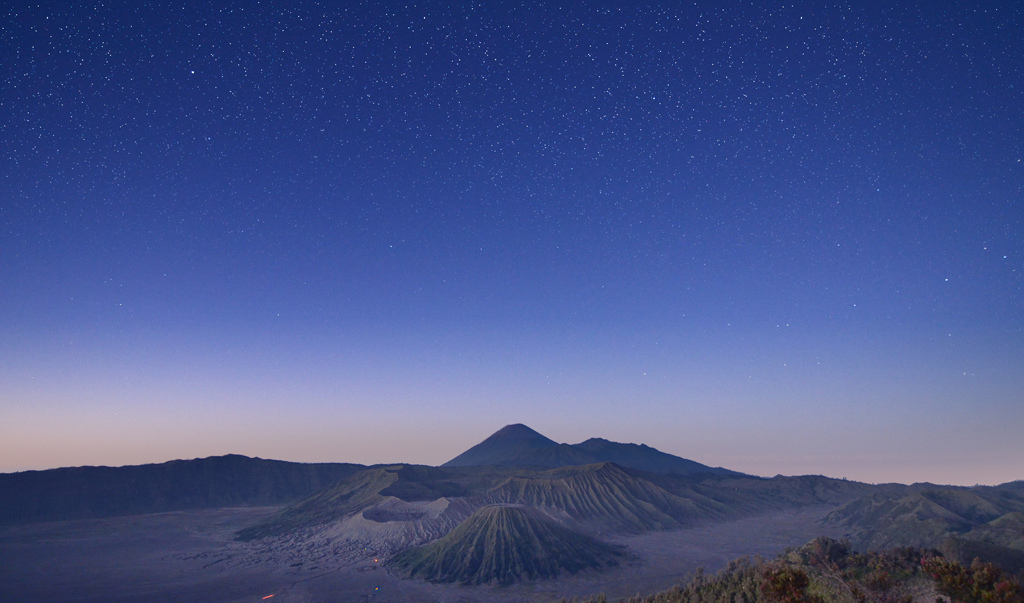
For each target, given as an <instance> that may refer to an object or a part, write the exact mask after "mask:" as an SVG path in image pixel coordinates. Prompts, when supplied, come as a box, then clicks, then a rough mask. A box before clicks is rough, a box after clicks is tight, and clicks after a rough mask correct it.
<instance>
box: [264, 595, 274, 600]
mask: <svg viewBox="0 0 1024 603" xmlns="http://www.w3.org/2000/svg"><path fill="white" fill-rule="evenodd" d="M273 596H274V595H267V596H266V597H263V598H264V599H269V598H270V597H273Z"/></svg>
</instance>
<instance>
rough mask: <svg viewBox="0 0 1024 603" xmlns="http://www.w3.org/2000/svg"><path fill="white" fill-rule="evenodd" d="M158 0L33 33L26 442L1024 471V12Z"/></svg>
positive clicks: (25, 37) (22, 296)
mask: <svg viewBox="0 0 1024 603" xmlns="http://www.w3.org/2000/svg"><path fill="white" fill-rule="evenodd" d="M137 4H138V3H80V4H79V5H77V6H73V7H68V6H62V5H43V6H39V5H35V4H31V5H30V4H24V3H21V2H17V3H15V4H14V5H13V6H11V7H9V8H7V9H5V14H4V17H3V19H2V23H0V36H2V37H0V56H3V57H4V59H3V60H2V61H0V75H2V88H0V398H2V399H3V403H2V405H0V442H2V443H0V453H2V454H0V458H3V459H4V461H3V462H2V463H0V471H10V470H17V469H26V468H43V467H49V466H55V465H76V464H88V463H92V464H95V463H106V464H123V463H134V462H145V461H160V460H166V459H169V458H178V457H185V458H189V457H194V456H203V455H206V454H221V453H226V452H239V453H243V454H252V455H260V456H265V457H276V458H286V459H293V460H338V461H358V462H382V461H397V460H402V461H412V462H424V463H440V462H443V461H445V460H447V459H448V458H450V457H452V456H454V455H455V454H457V453H458V452H461V450H462V449H464V448H466V447H468V446H469V445H472V444H473V443H476V442H477V441H479V440H481V439H482V438H483V437H485V436H486V435H487V434H488V433H490V432H491V431H493V430H496V429H497V428H499V427H501V426H502V425H504V424H506V423H510V422H526V423H528V424H530V425H531V426H532V427H534V428H535V429H538V430H539V431H541V432H543V433H545V434H547V435H549V436H551V437H553V438H555V439H557V440H560V441H573V442H575V441H579V440H582V439H585V438H586V437H589V436H604V437H609V438H611V439H618V440H624V441H644V442H646V443H649V444H651V445H655V446H657V447H659V448H661V449H664V450H666V451H669V452H673V453H676V454H680V455H683V456H686V457H688V458H694V459H695V460H699V461H701V462H706V463H710V464H715V465H725V466H729V467H731V468H734V469H739V470H747V471H752V472H756V473H763V474H774V473H779V472H782V473H803V472H813V473H828V474H832V475H840V474H842V475H848V476H849V477H851V478H853V477H856V478H859V479H865V480H871V481H879V480H883V479H898V480H900V481H914V480H918V479H930V480H933V481H947V482H950V481H952V482H958V483H974V482H995V481H1006V480H1009V479H1013V478H1021V477H1024V475H1021V474H1020V469H1019V468H1020V467H1022V466H1024V444H1022V439H1021V438H1020V437H1019V434H1020V433H1021V432H1022V431H1024V418H1022V417H1024V412H1022V410H1024V368H1022V367H1024V290H1022V286H1024V234H1022V233H1024V207H1022V201H1024V110H1022V109H1024V67H1022V66H1024V35H1022V32H1024V11H1022V9H1021V6H1020V5H1019V4H1017V3H986V4H985V5H983V6H980V5H978V4H977V3H967V2H964V3H909V2H896V3H893V2H886V3H861V2H858V3H849V4H844V3H840V4H834V3H828V4H826V3H797V4H789V3H787V4H782V3H764V2H754V3H748V2H726V3H722V2H707V3H703V2H698V3H687V4H680V3H668V2H664V3H653V2H651V3H640V4H639V5H634V4H633V3H614V2H599V3H512V2H508V3H496V2H488V3H483V4H473V3H465V4H462V5H459V6H457V7H454V8H453V7H451V6H449V5H448V3H434V2H420V3H386V2H372V3H354V2H353V3H344V4H343V6H338V5H335V4H332V3H322V4H319V3H312V2H260V3H255V2H242V3H227V2H214V3H211V4H198V5H195V6H192V5H188V6H182V5H180V4H169V3H157V2H153V3H145V4H146V5H145V6H137Z"/></svg>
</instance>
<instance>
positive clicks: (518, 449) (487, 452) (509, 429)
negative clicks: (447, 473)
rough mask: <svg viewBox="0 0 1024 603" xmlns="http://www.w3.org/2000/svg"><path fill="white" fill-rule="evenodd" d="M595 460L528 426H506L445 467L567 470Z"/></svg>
mask: <svg viewBox="0 0 1024 603" xmlns="http://www.w3.org/2000/svg"><path fill="white" fill-rule="evenodd" d="M592 462H593V459H592V458H591V457H590V456H588V455H587V454H584V453H582V452H579V451H577V450H575V449H574V448H573V447H572V446H569V445H568V444H559V443H558V442H555V441H554V440H551V439H549V438H546V437H544V436H542V435H541V434H539V433H537V432H536V431H534V430H532V429H530V428H529V427H527V426H526V425H522V424H519V423H517V424H514V425H506V426H505V427H502V428H501V429H499V430H498V431H496V432H494V433H493V434H492V435H491V436H490V437H489V438H487V439H486V440H484V441H483V442H480V443H479V444H477V445H476V446H473V447H472V448H470V449H469V450H467V451H465V452H463V453H462V454H460V455H459V456H457V457H455V458H453V459H452V460H450V461H448V462H447V463H445V464H444V466H445V467H473V466H482V465H496V466H502V467H515V466H531V465H533V466H544V467H564V466H569V465H586V464H588V463H592Z"/></svg>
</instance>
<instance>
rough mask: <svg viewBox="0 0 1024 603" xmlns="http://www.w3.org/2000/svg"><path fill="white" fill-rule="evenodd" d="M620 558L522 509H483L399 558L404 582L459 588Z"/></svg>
mask: <svg viewBox="0 0 1024 603" xmlns="http://www.w3.org/2000/svg"><path fill="white" fill-rule="evenodd" d="M623 556H624V553H623V552H622V551H621V550H619V549H617V548H615V547H612V546H610V545H607V544H603V543H600V542H598V541H596V540H593V539H591V538H589V537H587V536H584V535H582V534H578V533H576V532H573V531H571V530H569V529H567V528H564V527H562V526H560V525H558V524H556V523H555V522H554V521H552V520H550V519H548V518H546V517H544V516H542V515H540V514H538V513H536V512H531V511H530V510H528V509H524V508H520V507H508V506H487V507H483V508H481V509H479V510H478V511H477V512H476V513H474V514H473V515H472V516H470V517H469V518H468V519H467V520H466V521H464V522H462V523H461V524H459V526H458V527H456V528H455V529H454V530H452V531H451V532H449V533H448V534H447V535H446V536H444V537H443V538H441V539H439V540H436V541H434V542H432V543H430V544H428V545H425V546H423V547H420V548H416V549H410V550H408V551H404V552H402V553H399V554H398V555H396V556H395V557H394V558H392V560H391V567H392V568H394V569H395V571H396V572H397V573H399V574H401V575H403V576H405V577H413V578H421V579H424V580H428V581H430V582H457V583H459V584H487V583H498V584H509V583H511V582H514V581H516V580H522V579H526V580H534V579H538V578H552V577H555V576H557V575H558V574H559V573H560V572H567V573H576V572H578V571H580V570H583V569H587V568H600V567H605V566H614V565H617V564H618V563H619V561H620V560H621V558H622V557H623Z"/></svg>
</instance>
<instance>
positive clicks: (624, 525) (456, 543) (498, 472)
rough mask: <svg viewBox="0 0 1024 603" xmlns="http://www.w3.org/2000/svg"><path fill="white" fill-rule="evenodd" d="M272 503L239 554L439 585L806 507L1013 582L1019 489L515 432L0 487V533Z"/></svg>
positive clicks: (836, 528)
mask: <svg viewBox="0 0 1024 603" xmlns="http://www.w3.org/2000/svg"><path fill="white" fill-rule="evenodd" d="M286 503H291V504H290V505H289V506H287V507H285V508H283V509H282V510H281V511H280V512H278V513H277V514H275V515H273V516H271V517H269V518H267V519H265V520H263V521H261V522H259V523H257V524H255V525H252V526H250V527H248V528H246V529H244V530H242V531H241V532H239V533H238V538H239V540H241V541H254V540H260V541H261V542H264V543H275V542H278V543H280V546H282V547H296V546H299V547H303V546H307V547H310V548H319V549H324V548H328V549H332V550H333V547H334V545H335V544H336V543H337V542H338V541H339V540H341V541H350V545H351V546H356V544H352V543H358V547H359V549H360V550H362V547H374V549H375V550H378V551H380V552H381V556H382V557H385V558H386V559H387V558H390V561H389V563H390V564H391V565H390V567H392V569H393V571H395V572H396V573H398V574H400V575H403V576H408V577H415V578H423V579H427V580H432V581H442V582H459V583H465V584H480V583H491V582H493V583H507V582H509V581H514V580H528V579H538V578H543V577H549V576H554V575H558V574H559V573H560V572H566V573H572V572H576V571H580V570H583V569H593V570H599V569H600V568H602V567H607V566H610V565H614V564H615V563H618V562H619V561H620V560H622V559H624V557H622V556H621V554H620V553H621V551H619V550H618V549H616V548H615V547H612V546H610V545H608V544H607V542H606V540H605V539H606V537H608V536H610V535H615V534H638V533H644V532H649V531H652V530H672V529H678V528H681V527H688V526H698V525H706V524H709V523H713V522H720V521H725V520H729V519H736V518H741V517H754V516H758V515H761V514H764V513H767V512H769V511H773V510H782V509H796V508H801V507H808V506H814V507H817V508H826V509H831V512H830V513H829V514H828V515H827V516H826V517H825V519H824V521H823V523H822V526H821V527H822V529H823V530H825V529H827V530H829V531H830V532H832V533H845V534H847V536H848V537H849V538H850V539H851V541H852V542H853V544H854V545H855V546H857V547H860V548H862V549H866V548H878V547H889V546H906V545H910V546H924V547H938V546H942V547H945V548H944V550H947V551H949V552H950V554H952V555H954V556H958V557H967V559H966V560H967V561H968V562H969V561H970V559H971V558H973V556H980V557H982V558H983V559H991V560H994V561H997V562H1000V563H1002V564H1004V566H1005V567H1007V569H1009V570H1010V571H1015V572H1016V571H1024V482H1012V483H1009V484H1003V485H1001V486H995V487H982V486H976V487H973V488H960V487H952V486H935V485H932V484H914V485H909V486H907V485H902V484H882V485H870V484H864V483H860V482H854V481H847V480H840V479H833V478H828V477H823V476H797V477H782V476H777V477H774V478H771V479H766V478H760V477H754V476H749V475H744V474H741V473H738V472H735V471H730V470H728V469H723V468H718V467H709V466H706V465H702V464H700V463H697V462H695V461H691V460H687V459H683V458H680V457H676V456H673V455H670V454H666V453H663V452H660V451H658V450H655V449H654V448H650V447H648V446H644V445H642V444H639V445H638V444H620V443H616V442H610V441H608V440H603V439H600V438H593V439H590V440H587V441H585V442H582V443H580V444H574V445H568V444H559V443H557V442H554V441H553V440H551V439H549V438H546V437H545V436H543V435H541V434H539V433H537V432H536V431H534V430H532V429H530V428H529V427H526V426H525V425H518V424H517V425H509V426H506V427H504V428H502V429H501V430H499V431H498V432H496V433H495V434H493V435H491V436H490V437H488V438H487V439H485V440H484V441H483V442H481V443H480V444H477V445H476V446H473V447H472V448H470V449H469V450H467V451H466V452H464V453H462V454H460V455H459V456H457V457H455V458H454V459H452V460H451V461H449V462H447V463H445V464H444V465H442V466H440V467H428V466H420V465H401V464H400V465H380V466H373V467H367V466H364V465H352V464H340V463H339V464H336V463H325V464H302V463H287V462H283V461H268V460H263V459H252V458H247V457H243V456H237V455H229V456H226V457H211V458H207V459H197V460H192V461H172V462H169V463H163V464H159V465H142V466H135V467H118V468H110V467H79V468H66V469H54V470H49V471H27V472H23V473H13V474H0V525H3V524H17V523H26V522H34V521H52V520H63V519H79V518H90V517H110V516H114V515H127V514H141V513H153V512H159V511H172V510H183V509H197V508H211V507H223V506H238V505H282V504H286ZM822 513H823V514H824V511H823V512H822ZM324 539H326V540H324ZM304 543H305V544H304ZM260 546H263V545H260ZM556 553H557V554H556ZM457 560H461V561H457Z"/></svg>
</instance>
